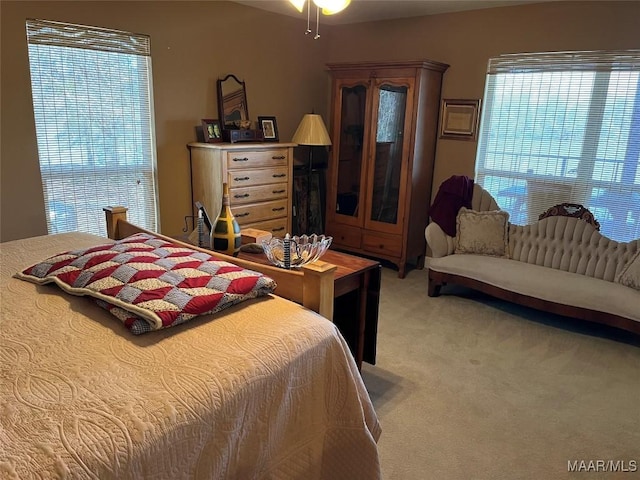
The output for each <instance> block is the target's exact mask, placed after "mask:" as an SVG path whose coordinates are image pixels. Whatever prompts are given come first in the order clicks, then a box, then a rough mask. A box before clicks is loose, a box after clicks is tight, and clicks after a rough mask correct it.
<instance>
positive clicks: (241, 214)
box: [236, 212, 251, 218]
mask: <svg viewBox="0 0 640 480" xmlns="http://www.w3.org/2000/svg"><path fill="white" fill-rule="evenodd" d="M250 213H251V212H243V213H236V217H237V218H242V217H248V216H249V214H250Z"/></svg>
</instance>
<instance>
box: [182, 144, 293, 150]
mask: <svg viewBox="0 0 640 480" xmlns="http://www.w3.org/2000/svg"><path fill="white" fill-rule="evenodd" d="M297 146H298V144H297V143H286V142H237V143H228V142H222V143H202V142H191V143H187V147H189V148H211V149H213V150H273V149H274V148H289V147H297Z"/></svg>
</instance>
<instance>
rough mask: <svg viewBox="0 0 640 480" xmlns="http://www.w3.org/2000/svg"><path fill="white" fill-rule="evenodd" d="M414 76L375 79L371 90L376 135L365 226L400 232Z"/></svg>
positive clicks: (406, 175)
mask: <svg viewBox="0 0 640 480" xmlns="http://www.w3.org/2000/svg"><path fill="white" fill-rule="evenodd" d="M413 85H414V80H413V79H411V78H407V79H393V80H390V79H387V80H376V84H375V87H374V90H373V98H374V104H373V107H374V108H373V112H374V125H375V134H374V135H375V139H373V141H372V145H373V147H374V150H373V152H372V155H371V162H370V165H369V166H370V170H371V171H370V172H369V183H368V188H367V190H368V198H369V199H370V200H369V202H368V209H367V217H366V220H365V225H366V227H367V228H371V229H376V230H379V231H382V232H387V233H397V234H400V233H401V232H402V221H403V215H404V203H405V202H404V199H405V195H406V190H407V181H408V174H407V172H408V160H409V155H410V149H409V146H410V145H409V144H410V141H411V138H410V132H411V117H412V103H413Z"/></svg>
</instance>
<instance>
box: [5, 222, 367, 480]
mask: <svg viewBox="0 0 640 480" xmlns="http://www.w3.org/2000/svg"><path fill="white" fill-rule="evenodd" d="M104 242H105V240H104V239H102V238H99V237H95V236H91V235H86V234H61V235H54V236H48V237H36V238H33V239H26V240H19V241H15V242H8V243H4V244H1V245H0V250H1V263H0V264H1V267H2V277H1V281H0V292H1V293H0V295H1V307H0V308H1V310H0V311H1V317H0V478H21V479H22V478H24V479H27V478H96V479H101V480H104V479H110V478H114V479H115V478H117V479H128V478H131V479H141V478H153V479H181V478H184V479H192V478H202V479H205V478H206V479H239V480H245V479H282V480H285V479H286V480H290V479H298V478H299V479H305V480H307V479H330V480H335V479H348V480H356V479H366V480H373V479H377V478H380V467H379V461H378V452H377V448H376V440H377V439H378V437H379V435H380V427H379V424H378V420H377V417H376V414H375V412H374V410H373V407H372V404H371V402H370V399H369V396H368V394H367V392H366V390H365V387H364V385H363V383H362V380H361V378H360V375H359V373H358V371H357V368H356V366H355V363H354V361H353V359H352V358H351V355H350V353H349V350H348V347H347V346H346V344H345V342H344V340H343V338H342V337H341V336H340V335H339V333H337V331H336V329H335V327H334V325H333V324H331V323H330V322H329V321H327V320H325V319H323V318H321V317H320V316H318V315H316V314H315V313H313V312H311V311H309V310H306V309H303V308H302V307H300V306H298V305H296V304H294V303H291V302H289V301H287V300H284V299H282V298H278V297H275V296H270V297H266V298H263V299H258V300H252V301H248V302H245V303H243V304H241V305H238V306H235V307H232V308H230V309H229V310H227V311H224V312H222V313H221V314H218V315H217V316H216V317H213V318H212V317H203V318H200V319H194V320H192V321H190V322H189V323H187V324H185V325H180V326H177V327H174V328H170V329H168V330H162V331H158V332H151V333H148V334H144V335H141V336H134V335H132V334H130V333H129V332H128V331H127V330H126V329H125V327H124V326H123V325H122V324H121V323H120V322H119V321H118V320H117V319H115V318H114V317H112V316H111V315H110V314H109V313H108V312H106V311H104V310H102V309H101V308H99V307H98V306H96V305H95V304H94V303H93V302H92V301H91V300H89V299H87V298H82V297H73V296H70V295H68V294H65V293H63V292H61V291H60V290H59V289H58V288H57V287H56V286H53V285H46V286H36V285H33V284H30V283H27V282H24V281H21V280H18V279H14V278H12V275H13V274H14V273H16V272H17V271H18V270H21V269H23V268H25V267H27V266H29V265H31V264H33V263H35V262H37V261H38V260H41V259H43V258H45V257H48V256H50V255H53V254H55V253H58V252H61V251H64V250H67V249H70V248H82V247H87V246H91V245H96V244H99V243H104Z"/></svg>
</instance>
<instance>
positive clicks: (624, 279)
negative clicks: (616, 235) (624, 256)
mask: <svg viewBox="0 0 640 480" xmlns="http://www.w3.org/2000/svg"><path fill="white" fill-rule="evenodd" d="M616 282H618V283H621V284H622V285H625V286H627V287H631V288H635V289H636V290H640V250H638V251H637V252H636V254H635V256H634V257H633V258H632V259H631V260H630V261H629V262H627V264H626V265H625V266H624V267H623V269H622V270H621V271H620V273H619V274H618V275H616Z"/></svg>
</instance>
